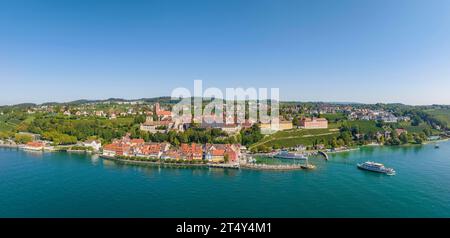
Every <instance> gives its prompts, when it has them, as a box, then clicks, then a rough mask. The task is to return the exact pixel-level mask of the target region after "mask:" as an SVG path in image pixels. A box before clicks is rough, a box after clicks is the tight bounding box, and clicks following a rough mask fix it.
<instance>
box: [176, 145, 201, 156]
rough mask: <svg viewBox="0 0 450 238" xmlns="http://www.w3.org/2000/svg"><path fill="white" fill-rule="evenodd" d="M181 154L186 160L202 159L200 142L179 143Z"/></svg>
mask: <svg viewBox="0 0 450 238" xmlns="http://www.w3.org/2000/svg"><path fill="white" fill-rule="evenodd" d="M181 156H182V158H183V159H186V160H202V159H203V148H202V145H200V144H195V143H192V144H190V145H189V144H181Z"/></svg>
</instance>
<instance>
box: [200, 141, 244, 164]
mask: <svg viewBox="0 0 450 238" xmlns="http://www.w3.org/2000/svg"><path fill="white" fill-rule="evenodd" d="M239 155H240V148H239V145H230V144H206V145H205V159H206V160H208V161H210V162H213V163H223V162H225V158H228V162H229V163H236V162H237V161H238V158H239Z"/></svg>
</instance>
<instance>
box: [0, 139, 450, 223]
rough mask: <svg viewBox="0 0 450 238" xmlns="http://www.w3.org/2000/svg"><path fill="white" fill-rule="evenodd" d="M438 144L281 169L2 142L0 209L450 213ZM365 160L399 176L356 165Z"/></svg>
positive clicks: (104, 213) (447, 164)
mask: <svg viewBox="0 0 450 238" xmlns="http://www.w3.org/2000/svg"><path fill="white" fill-rule="evenodd" d="M440 145H441V146H440V149H435V148H434V145H424V146H408V147H366V148H362V149H361V150H358V151H352V152H346V153H339V154H333V155H331V158H330V161H328V162H325V161H324V160H322V159H311V160H310V162H311V163H313V164H315V165H317V169H316V170H314V171H288V172H279V171H252V170H224V169H209V168H159V167H152V166H133V165H123V164H117V163H115V162H112V161H108V160H103V159H99V158H95V157H91V156H89V155H83V154H66V153H40V152H25V151H22V150H16V149H5V148H0V217H450V143H449V142H442V143H440ZM367 160H371V161H376V162H381V163H384V164H385V165H386V166H388V167H393V168H394V169H395V170H396V171H397V175H396V176H386V175H383V174H376V173H372V172H367V171H362V170H358V169H357V168H356V163H360V162H364V161H367Z"/></svg>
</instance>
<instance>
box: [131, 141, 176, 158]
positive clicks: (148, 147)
mask: <svg viewBox="0 0 450 238" xmlns="http://www.w3.org/2000/svg"><path fill="white" fill-rule="evenodd" d="M169 148H170V144H169V143H145V144H143V145H141V146H138V147H136V149H135V150H134V152H135V154H136V156H139V157H149V158H157V159H159V158H161V156H162V154H163V153H164V152H166V151H167V150H169Z"/></svg>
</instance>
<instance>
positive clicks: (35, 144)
mask: <svg viewBox="0 0 450 238" xmlns="http://www.w3.org/2000/svg"><path fill="white" fill-rule="evenodd" d="M44 147H45V143H44V142H42V141H32V142H28V143H27V144H26V145H25V146H24V147H23V148H24V149H25V150H31V151H41V150H43V149H44Z"/></svg>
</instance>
